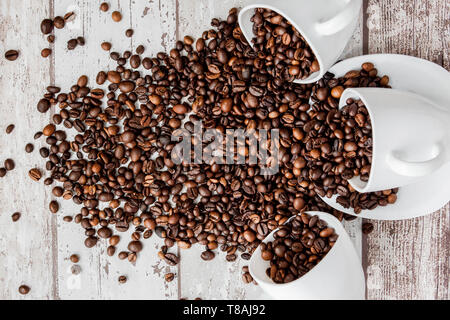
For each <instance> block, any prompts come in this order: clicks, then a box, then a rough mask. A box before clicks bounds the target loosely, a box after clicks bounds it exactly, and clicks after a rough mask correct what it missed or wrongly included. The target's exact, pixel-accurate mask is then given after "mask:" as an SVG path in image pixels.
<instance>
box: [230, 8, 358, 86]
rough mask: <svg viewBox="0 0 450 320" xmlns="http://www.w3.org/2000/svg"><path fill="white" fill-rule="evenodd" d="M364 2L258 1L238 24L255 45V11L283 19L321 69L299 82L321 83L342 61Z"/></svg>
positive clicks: (240, 13) (240, 16)
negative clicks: (293, 29)
mask: <svg viewBox="0 0 450 320" xmlns="http://www.w3.org/2000/svg"><path fill="white" fill-rule="evenodd" d="M361 5H362V0H314V1H311V0H257V1H251V4H249V5H247V6H245V7H244V8H242V9H241V11H240V12H239V25H240V27H241V30H242V33H243V34H244V36H245V38H246V39H247V41H248V42H249V43H250V44H251V45H252V42H251V41H252V38H253V37H254V36H253V31H252V27H253V23H252V22H251V21H250V19H251V17H252V16H253V14H254V9H255V8H267V9H271V10H273V11H276V12H278V13H279V14H281V15H282V16H284V17H285V18H286V19H287V20H288V21H289V22H290V23H291V24H292V25H293V26H294V27H295V28H296V29H297V30H298V31H299V32H300V34H301V35H302V36H303V37H304V38H305V40H306V41H307V42H308V44H309V46H310V47H311V49H312V51H313V52H314V54H315V56H316V58H317V60H318V62H319V67H320V70H319V71H318V72H315V73H313V74H311V75H310V76H309V77H308V78H306V79H301V80H295V81H294V82H296V83H313V82H316V81H318V80H320V79H321V78H322V77H323V75H324V74H325V73H326V72H327V71H328V69H329V68H330V67H331V66H332V65H333V64H334V63H335V62H336V61H337V60H338V59H339V57H340V55H341V54H342V52H343V51H344V48H345V46H346V45H347V42H348V40H349V39H350V37H351V36H352V34H353V31H354V30H355V28H356V25H357V23H358V18H359V13H360V10H361Z"/></svg>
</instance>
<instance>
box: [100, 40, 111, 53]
mask: <svg viewBox="0 0 450 320" xmlns="http://www.w3.org/2000/svg"><path fill="white" fill-rule="evenodd" d="M101 47H102V49H103V50H105V51H109V50H111V43H109V42H102V44H101Z"/></svg>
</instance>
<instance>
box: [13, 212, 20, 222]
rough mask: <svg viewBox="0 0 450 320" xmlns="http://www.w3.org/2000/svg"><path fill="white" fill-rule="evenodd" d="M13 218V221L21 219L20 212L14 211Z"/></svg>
mask: <svg viewBox="0 0 450 320" xmlns="http://www.w3.org/2000/svg"><path fill="white" fill-rule="evenodd" d="M11 219H12V221H13V222H16V221H17V220H19V219H20V212H14V213H13V214H12V216H11Z"/></svg>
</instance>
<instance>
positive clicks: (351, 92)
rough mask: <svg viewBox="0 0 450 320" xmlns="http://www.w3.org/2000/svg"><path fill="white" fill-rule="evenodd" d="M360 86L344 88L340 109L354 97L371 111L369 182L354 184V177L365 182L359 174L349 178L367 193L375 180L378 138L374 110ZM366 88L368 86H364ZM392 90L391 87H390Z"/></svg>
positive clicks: (361, 191) (354, 186) (360, 191)
mask: <svg viewBox="0 0 450 320" xmlns="http://www.w3.org/2000/svg"><path fill="white" fill-rule="evenodd" d="M357 89H358V88H347V89H345V90H344V92H342V95H341V98H340V100H339V110H341V109H342V108H343V107H344V106H345V105H347V104H346V100H347V99H349V98H352V99H357V100H361V101H362V102H363V103H364V106H365V107H366V109H367V112H368V113H369V116H370V125H371V127H372V163H371V164H370V173H369V179H368V180H367V182H365V186H364V187H363V188H360V187H359V186H356V185H354V184H353V183H352V182H351V181H352V180H353V179H359V180H360V181H361V182H364V181H362V180H361V178H360V177H359V176H356V177H353V178H351V179H348V180H347V181H348V183H349V184H350V185H351V186H352V188H353V189H355V190H356V191H358V192H359V193H367V192H368V191H367V189H369V188H370V187H371V186H372V180H373V176H374V173H373V172H374V171H375V170H374V168H376V165H375V163H376V161H377V160H376V159H377V156H376V154H377V153H376V150H377V147H376V139H375V125H374V121H373V120H374V117H373V112H372V109H371V108H370V107H369V105H368V104H367V100H366V99H365V98H364V97H363V95H361V93H360V92H359V91H358V90H357ZM364 89H366V88H364ZM377 89H384V88H377ZM389 90H390V89H389ZM346 95H347V96H348V97H346V98H345V101H344V99H343V97H345V96H346ZM355 96H356V97H357V98H353V97H355ZM353 181H355V180H353Z"/></svg>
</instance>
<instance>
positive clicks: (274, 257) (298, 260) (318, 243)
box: [261, 213, 338, 283]
mask: <svg viewBox="0 0 450 320" xmlns="http://www.w3.org/2000/svg"><path fill="white" fill-rule="evenodd" d="M337 239H338V235H337V234H336V233H335V232H334V229H333V228H330V227H328V226H327V223H326V222H325V221H323V220H321V219H319V218H318V217H317V216H310V215H308V214H306V213H302V214H301V215H298V216H296V217H294V218H293V219H292V220H291V221H288V222H287V223H286V224H284V225H282V226H280V228H279V230H278V231H276V232H275V233H274V240H273V241H269V242H267V243H261V258H262V259H263V260H265V261H270V267H269V268H267V270H266V274H267V276H268V277H270V279H272V280H273V281H274V282H275V283H287V282H291V281H294V280H296V279H298V278H300V277H302V276H303V275H304V274H306V273H307V272H308V271H309V270H311V269H312V268H314V266H315V265H317V264H318V263H319V262H320V261H321V260H322V259H323V257H324V256H325V255H326V254H327V253H328V252H329V251H330V250H331V248H332V247H333V245H334V243H335V242H336V240H337Z"/></svg>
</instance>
